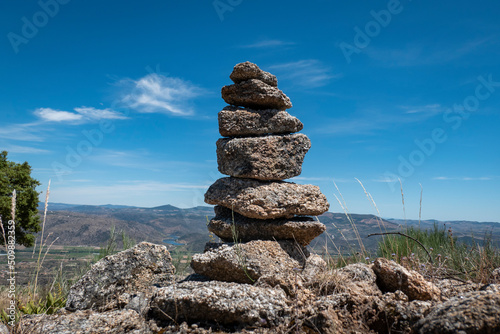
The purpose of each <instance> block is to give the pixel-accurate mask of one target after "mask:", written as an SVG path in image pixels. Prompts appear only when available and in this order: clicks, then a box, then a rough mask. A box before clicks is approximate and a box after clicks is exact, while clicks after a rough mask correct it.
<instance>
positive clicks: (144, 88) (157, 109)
mask: <svg viewBox="0 0 500 334" xmlns="http://www.w3.org/2000/svg"><path fill="white" fill-rule="evenodd" d="M120 83H121V84H124V85H125V93H124V94H123V98H122V100H123V102H125V103H126V104H127V105H128V107H130V108H132V109H135V110H137V111H138V112H141V113H164V114H170V115H174V116H188V115H192V114H193V113H194V112H193V110H192V109H191V107H190V103H189V102H190V99H193V98H195V97H197V96H200V95H202V94H203V93H204V91H203V90H202V89H201V88H199V87H197V86H195V85H193V84H191V83H189V82H188V81H185V80H182V79H179V78H171V77H166V76H164V75H161V74H156V73H151V74H148V75H146V76H145V77H142V78H140V79H139V80H137V81H135V80H122V81H121V82H120Z"/></svg>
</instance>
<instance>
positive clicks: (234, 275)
mask: <svg viewBox="0 0 500 334" xmlns="http://www.w3.org/2000/svg"><path fill="white" fill-rule="evenodd" d="M307 257H309V253H308V251H307V250H306V249H304V248H302V247H300V246H299V245H297V244H296V243H294V242H290V241H268V240H254V241H249V242H244V243H234V244H209V249H207V250H206V251H205V252H204V253H203V254H195V255H193V259H192V261H191V267H192V268H193V270H194V272H195V273H197V274H200V275H204V276H207V277H209V278H210V279H213V280H218V281H225V282H236V283H254V282H255V281H257V280H258V279H259V278H260V277H261V276H290V275H294V274H295V271H294V270H299V271H302V270H303V268H304V267H305V263H306V259H307Z"/></svg>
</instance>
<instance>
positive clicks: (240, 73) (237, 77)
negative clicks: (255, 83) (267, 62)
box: [229, 61, 278, 87]
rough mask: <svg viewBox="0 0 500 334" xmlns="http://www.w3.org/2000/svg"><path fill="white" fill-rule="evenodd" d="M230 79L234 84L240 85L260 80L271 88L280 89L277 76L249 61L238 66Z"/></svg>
mask: <svg viewBox="0 0 500 334" xmlns="http://www.w3.org/2000/svg"><path fill="white" fill-rule="evenodd" d="M229 78H230V79H231V80H233V82H234V83H240V82H242V81H247V80H249V79H258V80H260V81H262V82H265V83H266V84H268V85H269V86H273V87H278V79H276V76H275V75H272V74H271V73H269V72H266V71H263V70H261V69H260V68H259V67H258V66H257V65H255V64H254V63H251V62H249V61H246V62H244V63H239V64H236V65H235V66H234V68H233V72H231V74H230V75H229Z"/></svg>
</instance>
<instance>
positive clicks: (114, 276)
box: [66, 242, 175, 311]
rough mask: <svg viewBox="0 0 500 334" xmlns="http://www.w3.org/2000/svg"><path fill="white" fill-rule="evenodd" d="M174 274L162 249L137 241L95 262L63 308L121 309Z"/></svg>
mask: <svg viewBox="0 0 500 334" xmlns="http://www.w3.org/2000/svg"><path fill="white" fill-rule="evenodd" d="M174 273H175V267H174V266H173V265H172V258H171V257H170V253H169V252H168V250H167V248H166V247H165V246H160V245H155V244H151V243H148V242H141V243H140V244H138V245H136V246H135V247H133V248H131V249H128V250H126V251H123V252H120V253H118V254H115V255H110V256H106V257H105V258H103V259H101V260H100V261H98V262H97V263H95V264H94V265H93V266H92V268H91V269H90V270H89V271H88V272H87V273H86V274H85V275H83V277H82V278H81V279H80V280H78V281H77V282H76V283H75V284H73V286H71V288H70V291H69V294H68V300H67V302H66V308H67V309H68V310H71V311H74V310H84V309H90V308H92V309H95V310H99V311H105V310H109V309H113V308H117V307H125V306H126V305H127V304H128V303H129V302H130V301H131V299H132V298H133V296H134V295H137V294H138V293H139V292H143V293H146V294H148V293H149V294H150V293H152V292H151V291H152V289H153V286H154V284H169V283H170V282H171V281H172V280H173V276H174Z"/></svg>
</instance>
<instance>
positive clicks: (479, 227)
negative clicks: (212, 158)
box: [39, 203, 500, 252]
mask: <svg viewBox="0 0 500 334" xmlns="http://www.w3.org/2000/svg"><path fill="white" fill-rule="evenodd" d="M43 209H44V203H40V204H39V210H40V212H41V213H43ZM213 216H214V211H213V208H212V207H206V206H198V207H194V208H189V209H180V208H177V207H175V206H172V205H163V206H158V207H154V208H142V207H134V206H124V205H111V204H108V205H98V206H95V205H76V204H63V203H49V205H48V212H47V221H46V227H45V235H47V234H48V233H52V236H51V237H53V238H55V237H59V240H58V241H57V244H59V245H82V246H101V245H103V244H105V243H106V241H107V240H108V238H109V235H110V229H111V227H112V226H115V229H116V231H118V232H119V231H125V232H126V233H127V234H128V235H130V236H131V237H132V238H134V239H135V240H136V241H138V242H139V241H150V242H153V243H162V242H164V241H165V240H170V241H173V240H175V241H176V242H177V243H182V244H185V245H186V247H187V248H189V249H191V250H193V251H196V252H200V251H202V250H203V247H204V245H205V243H206V242H207V241H209V239H210V237H209V233H208V230H207V227H206V225H207V223H208V221H209V220H210V219H211V218H212V217H213ZM350 218H351V219H348V218H347V217H346V215H345V214H343V213H333V212H326V213H324V214H323V215H321V216H319V217H318V219H319V220H320V221H321V222H322V223H323V224H325V225H326V227H327V230H326V233H323V234H322V235H321V236H319V237H318V238H316V239H315V240H313V242H312V243H311V247H313V248H314V249H315V250H316V251H320V250H322V249H325V248H326V249H328V251H330V252H331V251H334V252H336V248H335V247H338V248H340V249H341V250H343V251H347V250H348V249H351V250H352V249H359V245H358V241H357V238H356V233H355V230H354V228H353V224H354V226H355V227H356V229H357V231H358V232H359V235H360V238H361V240H362V243H363V244H364V246H365V247H366V248H367V249H369V250H374V249H376V246H377V243H378V241H379V240H380V237H370V238H367V235H368V234H371V233H377V232H381V231H387V232H389V231H399V230H401V227H402V226H405V225H407V226H418V225H419V222H418V220H407V221H406V222H405V221H404V220H399V219H381V218H378V217H376V216H374V215H370V214H351V215H350ZM351 221H352V222H351ZM434 224H438V225H439V226H440V227H441V228H442V227H443V226H446V228H447V229H448V228H451V229H452V231H453V235H454V236H456V237H458V239H459V240H462V241H465V242H471V241H472V240H473V238H474V239H475V240H476V241H478V240H481V239H483V238H484V237H485V235H486V234H487V233H489V234H491V237H492V240H493V241H494V242H495V243H496V244H498V245H500V224H499V223H495V222H470V221H447V222H442V221H434V220H425V221H421V222H420V226H421V227H422V228H432V227H433V225H434Z"/></svg>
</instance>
